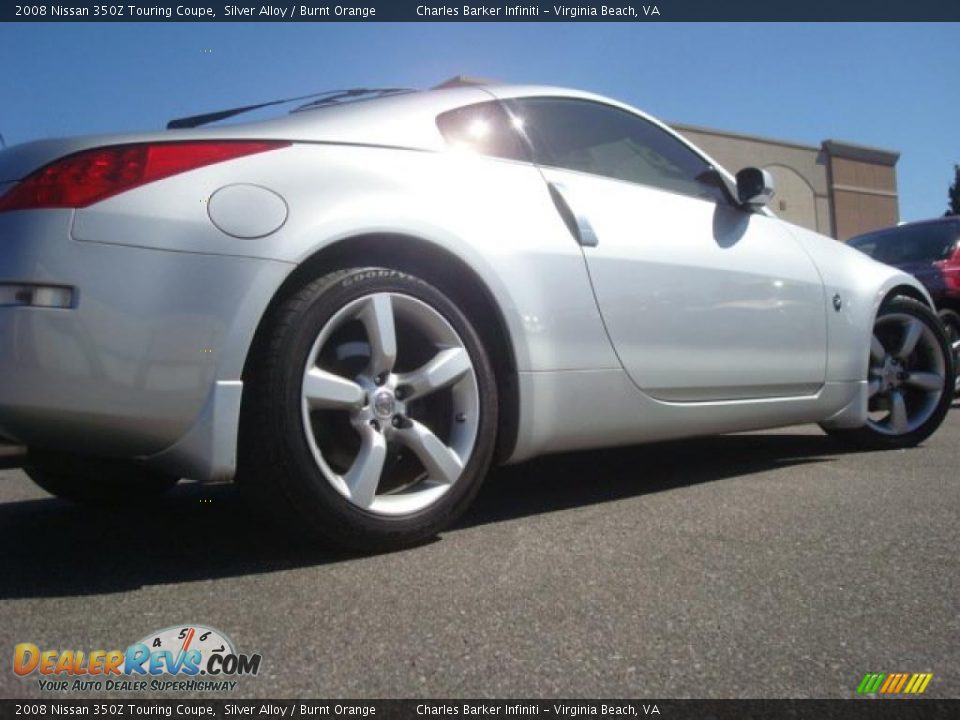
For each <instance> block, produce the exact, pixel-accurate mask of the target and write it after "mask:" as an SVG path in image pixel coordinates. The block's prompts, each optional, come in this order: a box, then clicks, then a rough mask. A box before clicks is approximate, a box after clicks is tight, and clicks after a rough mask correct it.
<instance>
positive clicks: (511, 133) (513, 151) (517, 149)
mask: <svg viewBox="0 0 960 720" xmlns="http://www.w3.org/2000/svg"><path fill="white" fill-rule="evenodd" d="M437 127H438V128H439V129H440V134H441V135H443V138H444V140H446V141H447V142H448V143H449V144H450V146H451V147H454V148H458V149H462V150H467V151H470V152H476V153H480V154H482V155H491V156H493V157H500V158H507V159H508V160H523V161H529V160H530V158H529V156H528V153H527V150H526V146H525V145H524V143H523V140H522V139H521V138H520V135H519V133H518V132H517V128H516V126H515V125H514V124H513V121H512V120H511V118H510V116H509V115H508V114H507V112H506V111H505V110H504V109H503V108H502V107H501V106H500V104H499V103H496V102H486V103H478V104H476V105H467V106H466V107H462V108H457V109H456V110H450V111H449V112H445V113H443V114H441V115H438V116H437Z"/></svg>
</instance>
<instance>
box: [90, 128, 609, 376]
mask: <svg viewBox="0 0 960 720" xmlns="http://www.w3.org/2000/svg"><path fill="white" fill-rule="evenodd" d="M237 182H244V183H250V184H254V185H260V186H262V187H265V188H268V189H270V190H272V191H273V192H276V193H278V194H279V195H280V196H281V197H283V198H284V200H285V201H286V203H287V205H288V207H289V216H288V218H287V220H286V223H285V224H284V225H283V227H282V228H281V229H280V230H278V231H277V232H275V233H273V234H272V235H269V236H267V237H262V238H258V239H238V238H235V237H231V236H228V235H226V234H225V233H223V232H221V231H220V230H218V229H217V228H216V227H215V226H214V225H213V224H212V223H211V222H210V221H209V218H208V217H207V209H206V201H207V200H208V199H209V197H210V196H211V195H212V194H213V193H214V192H215V191H216V190H217V189H219V188H220V187H223V186H224V185H227V184H232V183H237ZM72 232H73V237H74V238H75V239H76V240H79V241H87V242H100V243H118V244H125V245H137V246H141V247H151V248H159V249H165V250H178V251H185V252H197V253H209V254H215V255H239V256H248V257H255V258H263V259H270V260H278V261H283V262H287V263H292V264H294V265H296V264H300V263H302V262H303V261H305V260H306V259H307V258H309V257H311V256H312V255H314V254H315V253H317V252H318V251H320V250H322V249H323V248H324V247H327V246H330V245H332V244H333V243H337V242H339V241H341V240H348V239H349V238H351V237H356V236H360V235H369V234H390V235H396V236H404V235H406V236H411V237H415V238H418V239H421V240H425V241H428V242H431V243H434V244H436V245H437V246H439V247H441V248H443V249H445V250H446V251H448V252H450V253H452V254H453V255H455V256H457V257H459V258H460V259H462V260H463V261H464V262H465V263H466V264H467V265H468V266H470V267H471V268H472V269H473V270H474V271H475V272H476V273H477V274H478V275H479V276H480V278H481V279H482V280H483V282H484V283H485V284H486V285H487V287H488V288H489V289H490V291H491V293H492V294H493V296H494V298H495V299H496V301H497V303H498V305H499V307H500V309H501V311H502V313H503V316H504V318H505V321H506V323H507V325H508V328H509V331H510V336H511V338H512V341H513V343H514V353H515V357H516V360H517V364H518V369H519V370H521V371H537V370H568V369H597V368H613V367H619V363H618V361H617V359H616V356H615V354H614V353H613V350H612V348H611V346H610V343H609V340H608V339H607V336H606V333H605V332H604V330H603V325H602V322H601V320H600V316H599V313H598V311H597V308H596V304H595V301H594V297H593V293H592V289H591V287H590V283H589V278H588V275H587V272H586V268H585V265H584V260H583V256H582V253H581V251H580V247H579V245H577V243H576V241H575V240H574V239H573V237H572V236H571V235H570V233H569V232H568V230H567V228H566V226H565V225H564V224H563V222H562V220H561V219H560V217H559V215H558V214H557V212H556V209H555V207H554V206H553V204H552V201H551V200H550V196H549V194H548V192H547V190H546V187H545V185H544V183H543V180H542V178H541V176H540V174H539V172H538V171H537V170H536V169H535V168H534V167H532V166H530V165H527V164H524V163H517V162H512V161H507V160H496V159H490V158H485V157H479V156H474V155H471V154H464V153H457V152H425V151H413V150H397V149H389V148H371V147H355V146H342V145H327V144H310V143H302V144H297V145H295V146H293V147H291V148H287V149H284V150H278V151H274V152H268V153H264V154H262V155H257V156H252V157H248V158H243V159H241V160H237V161H233V162H229V163H222V164H220V165H216V166H211V167H208V168H202V169H200V170H197V171H194V172H191V173H186V174H184V175H182V176H177V177H173V178H169V179H167V180H163V181H160V182H157V183H153V184H151V185H147V186H144V187H142V188H138V189H136V190H133V191H131V192H128V193H125V194H123V195H120V196H117V197H114V198H110V199H108V200H106V201H104V202H101V203H98V204H97V205H94V206H92V207H89V208H85V209H82V210H79V211H77V213H76V217H75V220H74V224H73V231H72ZM397 242H402V240H399V239H398V240H397ZM376 262H377V258H375V257H370V258H365V257H360V258H357V263H358V264H376Z"/></svg>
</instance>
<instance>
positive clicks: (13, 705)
mask: <svg viewBox="0 0 960 720" xmlns="http://www.w3.org/2000/svg"><path fill="white" fill-rule="evenodd" d="M81 716H96V717H103V718H106V717H112V718H139V717H168V718H169V717H190V718H244V717H248V718H388V719H389V720H394V719H397V720H400V719H403V720H407V719H415V718H419V719H423V718H431V717H433V718H461V717H464V718H491V717H496V718H564V719H569V720H578V719H580V718H588V717H602V718H664V719H665V720H666V719H669V720H761V719H762V720H766V719H767V718H770V719H777V718H797V719H798V720H801V719H802V720H808V719H809V720H825V719H827V718H837V719H838V720H845V719H846V718H851V719H853V718H863V719H864V720H866V719H868V718H869V719H870V720H874V719H880V720H885V719H889V720H912V719H913V718H916V719H917V720H927V718H938V719H939V718H944V719H945V720H946V719H947V718H950V719H951V720H952V719H953V718H958V717H960V700H914V699H910V700H907V699H890V700H887V699H876V698H864V699H857V700H366V701H365V700H256V701H254V700H229V701H228V700H207V701H204V700H142V699H135V700H118V699H111V700H104V701H99V700H90V699H83V700H71V699H67V698H62V699H56V700H0V719H3V720H5V719H6V718H28V717H29V718H36V717H40V718H48V717H81Z"/></svg>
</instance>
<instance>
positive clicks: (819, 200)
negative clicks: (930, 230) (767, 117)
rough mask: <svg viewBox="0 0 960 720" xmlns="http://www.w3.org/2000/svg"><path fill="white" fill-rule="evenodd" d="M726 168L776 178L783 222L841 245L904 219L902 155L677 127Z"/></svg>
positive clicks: (841, 144)
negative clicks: (900, 182) (899, 182)
mask: <svg viewBox="0 0 960 720" xmlns="http://www.w3.org/2000/svg"><path fill="white" fill-rule="evenodd" d="M673 128H674V129H675V130H676V131H677V132H679V133H681V134H682V135H685V136H686V137H688V138H689V139H690V140H691V141H692V142H694V143H695V144H696V145H698V146H699V147H702V148H703V149H704V150H705V151H706V152H707V153H708V154H709V155H711V156H712V157H713V158H714V159H716V160H717V162H719V163H720V164H721V165H723V166H724V167H725V168H727V169H728V170H730V171H731V172H736V171H737V170H739V169H740V168H743V167H747V166H749V165H753V166H755V167H760V168H764V169H765V170H768V171H770V173H771V174H772V175H773V178H774V181H775V183H776V188H777V196H776V197H775V198H774V199H773V202H772V203H771V205H770V207H771V209H772V210H773V211H774V212H775V213H776V214H777V215H779V216H780V217H782V218H784V219H785V220H789V221H790V222H793V223H796V224H797V225H802V226H803V227H807V228H810V229H811V230H816V231H817V232H821V233H823V234H824V235H830V236H832V237H835V238H837V239H839V240H847V239H848V238H850V237H852V236H854V235H858V234H860V233H863V232H867V231H869V230H875V229H877V228H882V227H889V226H891V225H896V224H897V222H898V221H899V219H900V211H899V206H898V197H897V174H896V164H897V160H898V159H899V157H900V154H899V153H897V152H894V151H891V150H881V149H879V148H871V147H866V146H863V145H856V144H854V143H848V142H840V141H838V140H824V141H823V142H822V143H821V144H820V145H819V146H817V145H804V144H801V143H794V142H787V141H782V140H772V139H770V138H764V137H757V136H754V135H743V134H740V133H733V132H727V131H725V130H712V129H710V128H704V127H697V126H694V125H682V124H674V125H673Z"/></svg>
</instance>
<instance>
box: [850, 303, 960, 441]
mask: <svg viewBox="0 0 960 720" xmlns="http://www.w3.org/2000/svg"><path fill="white" fill-rule="evenodd" d="M897 313H899V314H906V315H912V316H913V317H915V318H917V319H918V320H921V321H922V322H923V323H924V325H926V326H927V328H928V329H930V330H931V332H933V334H934V337H935V338H936V339H937V343H938V345H939V346H940V352H941V353H942V354H943V358H944V388H943V393H942V394H941V396H940V400H939V401H938V403H937V407H936V408H935V409H934V411H933V413H932V414H931V415H930V417H929V418H927V420H926V421H925V422H924V423H923V424H922V425H920V427H918V428H916V429H915V430H913V431H911V432H909V433H905V434H903V435H884V434H883V433H879V432H877V431H876V430H873V429H872V428H870V427H869V426H865V427H864V428H863V430H864V431H865V432H867V433H870V435H872V436H873V437H874V438H875V439H876V441H877V442H879V443H880V444H882V445H886V446H889V447H891V448H903V447H911V446H913V445H917V444H918V443H920V442H922V441H923V440H925V439H927V438H928V437H929V436H930V435H932V434H933V433H934V432H935V431H936V429H937V428H938V427H940V423H942V422H943V419H944V417H946V414H947V411H948V410H949V409H950V405H951V403H952V402H953V382H954V374H955V372H956V368H955V367H954V361H953V353H952V352H951V349H950V345H949V343H948V342H947V334H946V331H945V330H944V327H943V325H942V323H941V321H940V318H939V317H938V316H937V315H936V313H934V312H933V311H932V310H931V309H930V308H928V307H927V306H926V305H924V304H922V303H920V302H917V301H916V300H912V299H910V298H903V297H898V298H894V299H893V300H891V301H889V302H887V303H885V304H884V305H883V306H882V307H881V308H880V311H879V312H878V313H877V320H876V321H877V322H878V321H879V320H880V319H881V318H883V317H884V316H885V315H892V314H897Z"/></svg>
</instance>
